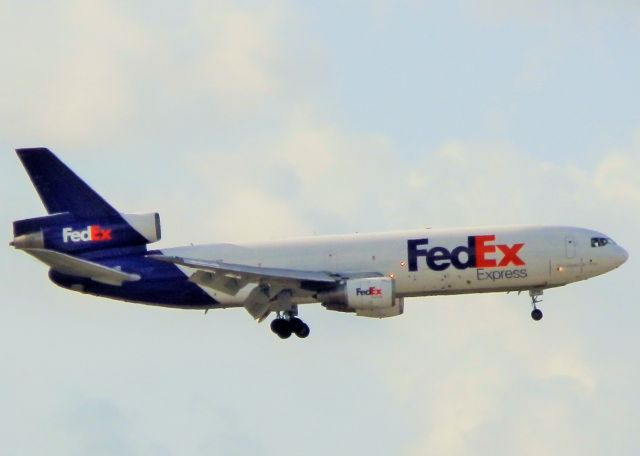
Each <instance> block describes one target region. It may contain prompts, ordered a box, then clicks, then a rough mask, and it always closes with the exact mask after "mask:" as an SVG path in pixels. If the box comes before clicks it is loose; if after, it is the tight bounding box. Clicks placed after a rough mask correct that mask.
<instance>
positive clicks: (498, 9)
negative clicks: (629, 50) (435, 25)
mask: <svg viewBox="0 0 640 456" xmlns="http://www.w3.org/2000/svg"><path fill="white" fill-rule="evenodd" d="M463 4H464V6H465V8H466V10H467V11H468V12H469V13H470V14H472V15H473V17H476V18H480V19H483V20H488V21H491V22H494V21H497V22H506V21H510V20H514V19H516V20H520V21H525V22H542V21H546V22H548V21H552V20H554V19H558V18H565V19H569V18H570V19H572V20H576V19H577V20H581V21H583V22H584V21H586V22H593V23H597V22H600V21H602V20H603V19H607V18H609V17H611V16H619V15H623V16H624V15H629V14H635V13H638V12H640V7H639V6H638V3H637V2H634V1H633V0H613V1H609V2H599V1H597V0H587V1H577V0H565V1H559V2H558V1H556V2H554V1H551V0H542V1H535V0H517V1H505V0H481V1H469V0H464V1H463Z"/></svg>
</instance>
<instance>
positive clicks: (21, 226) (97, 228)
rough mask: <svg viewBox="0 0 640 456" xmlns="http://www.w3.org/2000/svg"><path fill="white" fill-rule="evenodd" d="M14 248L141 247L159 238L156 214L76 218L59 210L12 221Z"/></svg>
mask: <svg viewBox="0 0 640 456" xmlns="http://www.w3.org/2000/svg"><path fill="white" fill-rule="evenodd" d="M13 230H14V240H13V243H12V245H14V246H15V247H16V248H19V249H23V248H40V249H48V250H55V251H58V252H66V253H83V252H88V251H92V250H101V249H111V248H119V247H134V246H144V245H147V244H150V243H153V242H156V241H158V240H160V237H161V232H160V216H159V215H158V214H156V213H153V214H144V215H129V214H118V215H113V216H103V217H100V216H99V217H79V216H77V215H75V214H70V213H61V214H52V215H47V216H45V217H37V218H33V219H27V220H19V221H17V222H14V224H13Z"/></svg>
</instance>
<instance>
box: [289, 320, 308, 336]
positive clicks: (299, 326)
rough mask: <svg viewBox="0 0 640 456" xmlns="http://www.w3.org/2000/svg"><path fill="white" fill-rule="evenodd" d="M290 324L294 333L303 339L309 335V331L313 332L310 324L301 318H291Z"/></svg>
mask: <svg viewBox="0 0 640 456" xmlns="http://www.w3.org/2000/svg"><path fill="white" fill-rule="evenodd" d="M289 324H290V325H291V329H292V331H293V332H294V334H295V335H296V336H298V337H300V338H301V339H304V338H305V337H308V336H309V333H311V330H310V329H309V326H307V324H306V323H305V322H304V321H302V320H300V319H299V318H296V317H293V318H292V319H291V320H289Z"/></svg>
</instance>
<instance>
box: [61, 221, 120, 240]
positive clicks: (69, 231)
mask: <svg viewBox="0 0 640 456" xmlns="http://www.w3.org/2000/svg"><path fill="white" fill-rule="evenodd" d="M110 240H111V229H105V228H102V227H100V226H98V225H89V226H88V227H87V229H86V230H82V231H74V230H73V228H63V229H62V241H63V242H64V243H65V244H66V243H68V242H69V241H71V242H104V241H110Z"/></svg>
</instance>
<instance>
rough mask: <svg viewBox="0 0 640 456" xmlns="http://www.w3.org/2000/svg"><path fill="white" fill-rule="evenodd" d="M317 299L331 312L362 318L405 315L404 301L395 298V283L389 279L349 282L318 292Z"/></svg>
mask: <svg viewBox="0 0 640 456" xmlns="http://www.w3.org/2000/svg"><path fill="white" fill-rule="evenodd" d="M317 298H318V301H320V302H321V303H322V305H323V306H324V307H326V308H327V309H329V310H335V311H339V312H353V313H355V314H356V315H358V316H361V317H372V318H386V317H395V316H397V315H401V314H402V313H403V312H404V299H403V298H397V297H396V296H395V282H394V280H393V279H392V278H390V277H368V278H362V279H349V280H346V281H344V282H343V283H342V284H341V285H340V286H339V287H337V288H335V289H332V290H328V291H324V292H321V293H318V295H317Z"/></svg>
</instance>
